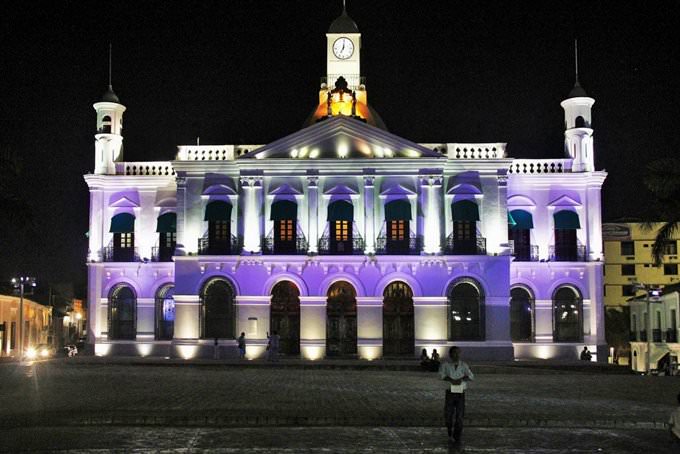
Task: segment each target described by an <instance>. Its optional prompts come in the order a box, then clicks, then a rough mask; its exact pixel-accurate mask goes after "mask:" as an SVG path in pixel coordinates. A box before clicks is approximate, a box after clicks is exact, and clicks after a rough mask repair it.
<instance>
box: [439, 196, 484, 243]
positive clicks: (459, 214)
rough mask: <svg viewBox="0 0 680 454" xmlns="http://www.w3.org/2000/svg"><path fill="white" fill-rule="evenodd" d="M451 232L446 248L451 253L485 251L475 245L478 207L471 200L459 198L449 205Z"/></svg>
mask: <svg viewBox="0 0 680 454" xmlns="http://www.w3.org/2000/svg"><path fill="white" fill-rule="evenodd" d="M451 214H452V217H453V233H452V234H451V240H452V241H450V243H451V244H447V248H448V249H449V250H450V251H451V253H452V254H459V255H475V254H478V253H485V252H482V251H481V250H480V248H478V247H477V246H478V245H477V243H478V241H477V221H479V208H478V207H477V204H476V203H475V202H473V201H471V200H460V201H458V202H454V203H453V204H452V205H451Z"/></svg>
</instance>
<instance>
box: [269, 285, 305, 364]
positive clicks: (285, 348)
mask: <svg viewBox="0 0 680 454" xmlns="http://www.w3.org/2000/svg"><path fill="white" fill-rule="evenodd" d="M270 325H271V326H270V329H269V332H270V333H273V332H274V331H276V332H277V333H278V334H279V337H280V347H279V348H280V352H281V353H283V354H285V355H298V354H299V353H300V291H299V290H298V288H297V286H296V285H295V284H294V283H292V282H290V281H281V282H279V283H277V284H276V285H275V286H274V288H273V289H272V300H271V323H270Z"/></svg>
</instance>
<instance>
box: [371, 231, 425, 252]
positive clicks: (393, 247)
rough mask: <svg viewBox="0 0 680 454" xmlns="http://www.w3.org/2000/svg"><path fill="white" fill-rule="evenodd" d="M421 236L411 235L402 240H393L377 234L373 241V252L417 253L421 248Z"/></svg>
mask: <svg viewBox="0 0 680 454" xmlns="http://www.w3.org/2000/svg"><path fill="white" fill-rule="evenodd" d="M422 243H423V242H422V238H421V237H419V236H412V237H410V238H406V239H404V240H393V239H390V238H387V237H385V236H379V237H378V238H377V239H376V242H375V253H376V254H386V255H418V254H420V250H421V249H422Z"/></svg>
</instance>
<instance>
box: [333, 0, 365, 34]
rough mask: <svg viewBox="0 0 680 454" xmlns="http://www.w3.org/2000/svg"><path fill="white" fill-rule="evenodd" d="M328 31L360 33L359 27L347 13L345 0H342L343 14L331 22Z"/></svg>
mask: <svg viewBox="0 0 680 454" xmlns="http://www.w3.org/2000/svg"><path fill="white" fill-rule="evenodd" d="M328 33H359V27H357V24H356V23H355V22H354V21H353V20H352V18H351V17H349V15H348V14H347V4H346V1H345V0H342V14H340V16H339V17H338V18H337V19H335V20H334V21H333V23H331V26H330V28H329V29H328Z"/></svg>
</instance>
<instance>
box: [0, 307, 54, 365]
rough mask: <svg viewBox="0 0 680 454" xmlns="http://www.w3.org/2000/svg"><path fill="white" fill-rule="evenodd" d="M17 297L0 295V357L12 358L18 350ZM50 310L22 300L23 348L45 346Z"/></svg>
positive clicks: (49, 323)
mask: <svg viewBox="0 0 680 454" xmlns="http://www.w3.org/2000/svg"><path fill="white" fill-rule="evenodd" d="M18 321H19V297H18V296H9V295H0V356H14V355H15V354H16V353H17V350H18V348H19V337H18V336H19V327H18V323H17V322H18ZM51 323H52V308H51V307H47V306H43V305H42V304H40V303H36V302H35V301H31V300H29V299H27V298H24V333H23V334H24V346H25V347H28V346H31V345H39V344H46V343H47V341H48V336H49V334H50V325H51Z"/></svg>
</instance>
